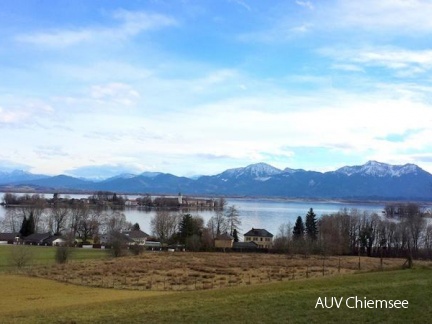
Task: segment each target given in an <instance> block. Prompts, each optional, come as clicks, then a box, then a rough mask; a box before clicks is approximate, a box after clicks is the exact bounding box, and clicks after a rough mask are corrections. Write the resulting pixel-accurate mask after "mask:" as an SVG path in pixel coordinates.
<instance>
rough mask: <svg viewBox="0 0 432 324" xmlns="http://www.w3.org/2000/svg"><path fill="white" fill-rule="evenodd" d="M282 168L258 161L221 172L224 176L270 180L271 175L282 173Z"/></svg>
mask: <svg viewBox="0 0 432 324" xmlns="http://www.w3.org/2000/svg"><path fill="white" fill-rule="evenodd" d="M281 172H282V170H280V169H278V168H275V167H273V166H271V165H270V164H267V163H256V164H251V165H248V166H247V167H243V168H235V169H229V170H226V171H225V172H223V173H221V175H220V176H221V177H222V178H225V179H226V178H236V179H238V178H242V177H250V178H254V179H256V180H268V178H269V177H271V176H273V175H276V174H279V173H281Z"/></svg>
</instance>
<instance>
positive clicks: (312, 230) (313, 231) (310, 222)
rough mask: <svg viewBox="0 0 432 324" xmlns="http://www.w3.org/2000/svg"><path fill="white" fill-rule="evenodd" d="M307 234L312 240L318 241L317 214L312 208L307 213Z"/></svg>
mask: <svg viewBox="0 0 432 324" xmlns="http://www.w3.org/2000/svg"><path fill="white" fill-rule="evenodd" d="M306 235H307V237H308V238H309V239H310V240H312V241H316V239H317V237H318V227H317V220H316V214H315V213H314V211H313V209H312V208H311V209H309V211H308V213H307V214H306Z"/></svg>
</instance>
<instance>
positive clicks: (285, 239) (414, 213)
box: [274, 203, 432, 259]
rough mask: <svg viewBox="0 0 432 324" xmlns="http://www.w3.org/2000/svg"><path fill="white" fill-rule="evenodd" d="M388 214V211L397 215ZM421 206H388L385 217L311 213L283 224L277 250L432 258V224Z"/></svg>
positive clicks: (354, 211)
mask: <svg viewBox="0 0 432 324" xmlns="http://www.w3.org/2000/svg"><path fill="white" fill-rule="evenodd" d="M396 210H397V213H396V212H387V211H396ZM427 217H428V213H426V212H425V211H424V210H422V209H421V208H420V206H419V205H418V204H414V203H404V204H387V205H386V207H385V213H384V215H378V214H376V213H369V212H367V211H360V210H357V209H351V210H347V209H343V210H341V211H339V212H337V213H332V214H327V215H323V216H321V217H320V218H319V219H317V217H316V215H315V213H314V212H313V210H312V209H310V210H309V212H308V213H307V215H306V217H305V221H303V219H302V217H301V216H299V217H298V218H297V220H296V223H295V224H294V226H292V225H291V224H290V223H288V224H282V225H281V226H280V228H279V233H278V235H277V236H276V238H275V240H274V248H275V250H278V251H282V252H286V253H304V254H308V253H315V254H325V255H367V256H379V257H406V258H408V259H412V258H428V259H430V258H432V224H429V223H428V222H427Z"/></svg>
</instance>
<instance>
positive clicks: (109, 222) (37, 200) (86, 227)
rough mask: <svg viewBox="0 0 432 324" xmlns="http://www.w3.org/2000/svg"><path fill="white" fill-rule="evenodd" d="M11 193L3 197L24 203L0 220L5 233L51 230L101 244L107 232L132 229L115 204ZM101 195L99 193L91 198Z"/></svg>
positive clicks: (23, 233)
mask: <svg viewBox="0 0 432 324" xmlns="http://www.w3.org/2000/svg"><path fill="white" fill-rule="evenodd" d="M11 195H13V194H5V197H4V199H3V200H4V201H5V200H6V201H8V202H10V200H8V199H10V198H13V199H18V201H19V202H20V203H19V204H14V207H11V208H6V212H5V217H4V218H3V219H0V230H1V231H2V232H12V233H20V234H21V235H22V236H28V235H30V234H33V233H47V232H49V233H52V234H54V235H63V236H67V237H70V238H71V239H74V238H81V239H82V241H83V242H87V241H89V240H93V242H95V243H97V242H98V241H99V239H100V236H101V235H103V234H107V233H110V232H114V231H118V232H120V231H125V230H129V229H130V228H132V226H133V225H132V224H131V223H130V222H128V221H127V220H126V216H125V214H124V213H122V212H121V211H120V210H118V209H116V208H115V207H114V205H108V206H106V205H103V204H94V203H92V202H91V201H84V200H79V199H65V200H63V199H58V198H56V197H55V195H54V197H53V199H49V200H47V199H45V198H44V197H43V196H41V195H38V194H34V195H24V196H21V197H19V198H16V197H14V196H11ZM99 198H100V196H98V194H95V195H93V196H92V197H91V199H99ZM111 198H114V201H116V199H118V198H115V196H111ZM7 206H8V205H7ZM110 207H112V208H110Z"/></svg>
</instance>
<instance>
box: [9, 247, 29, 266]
mask: <svg viewBox="0 0 432 324" xmlns="http://www.w3.org/2000/svg"><path fill="white" fill-rule="evenodd" d="M32 259H33V253H32V250H31V248H30V247H29V246H25V245H14V246H13V248H12V249H11V254H10V257H9V263H10V264H11V265H12V266H14V267H16V268H17V269H22V268H24V267H26V266H28V265H30V263H31V262H32Z"/></svg>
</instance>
